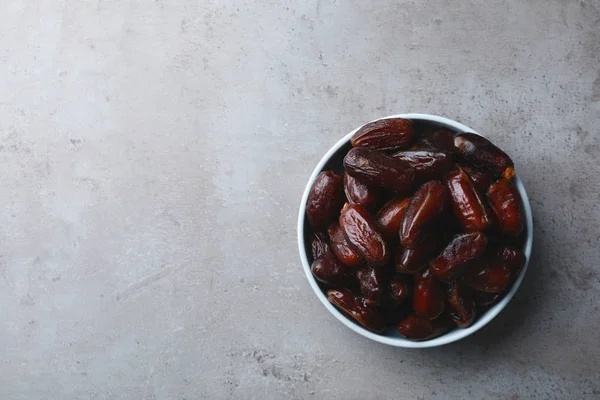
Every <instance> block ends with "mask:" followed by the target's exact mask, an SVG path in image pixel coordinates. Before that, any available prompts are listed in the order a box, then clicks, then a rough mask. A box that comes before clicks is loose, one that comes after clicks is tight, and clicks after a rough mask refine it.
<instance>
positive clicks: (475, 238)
mask: <svg viewBox="0 0 600 400" xmlns="http://www.w3.org/2000/svg"><path fill="white" fill-rule="evenodd" d="M486 247H487V238H486V237H485V235H484V234H483V233H481V232H473V233H463V234H459V235H456V236H455V237H454V239H452V241H451V242H450V243H449V244H448V245H447V246H446V247H445V248H444V250H443V251H442V253H441V254H440V255H439V256H437V257H436V258H434V259H433V260H431V263H430V270H431V273H432V274H433V275H434V276H435V277H436V278H438V279H440V280H442V281H446V282H449V281H452V280H454V279H456V278H458V277H459V276H460V275H461V274H462V273H463V272H464V271H465V270H466V269H467V268H469V267H470V265H471V262H472V261H474V260H476V259H477V258H478V257H480V256H481V255H482V254H483V252H484V251H485V249H486Z"/></svg>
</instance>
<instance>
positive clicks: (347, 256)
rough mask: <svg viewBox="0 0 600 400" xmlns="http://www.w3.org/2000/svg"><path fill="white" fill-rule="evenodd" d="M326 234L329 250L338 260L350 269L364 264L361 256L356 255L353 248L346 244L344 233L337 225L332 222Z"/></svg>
mask: <svg viewBox="0 0 600 400" xmlns="http://www.w3.org/2000/svg"><path fill="white" fill-rule="evenodd" d="M328 232H329V241H330V243H331V250H332V251H333V254H335V256H336V257H337V258H338V260H340V261H341V262H342V263H343V264H346V265H348V266H350V267H358V266H361V265H363V264H364V263H365V259H364V258H363V256H361V255H360V254H358V252H357V251H356V250H355V249H354V247H353V246H352V245H351V244H350V243H349V242H348V239H346V236H345V235H344V231H343V230H342V227H341V226H340V224H339V223H337V222H334V223H333V224H331V225H330V226H329V229H328Z"/></svg>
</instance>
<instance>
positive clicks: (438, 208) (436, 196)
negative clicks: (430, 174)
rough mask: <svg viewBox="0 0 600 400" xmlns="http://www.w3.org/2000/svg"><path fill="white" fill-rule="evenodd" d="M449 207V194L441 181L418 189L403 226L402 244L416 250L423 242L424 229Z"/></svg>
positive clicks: (405, 215)
mask: <svg viewBox="0 0 600 400" xmlns="http://www.w3.org/2000/svg"><path fill="white" fill-rule="evenodd" d="M447 206H448V194H447V193H446V189H445V188H444V185H442V183H441V182H439V181H429V182H427V183H424V184H423V185H421V187H419V189H417V191H416V192H415V194H414V195H413V197H412V198H411V200H410V203H409V205H408V208H407V209H406V213H405V214H404V219H403V220H402V225H401V227H400V242H401V243H402V246H404V247H406V248H408V249H414V248H415V247H416V246H417V244H418V243H419V242H420V241H421V240H422V238H423V234H424V228H425V227H426V226H427V225H429V224H430V223H431V222H433V221H434V220H435V219H436V218H437V217H438V216H439V215H440V214H442V213H443V212H444V211H445V210H446V208H447Z"/></svg>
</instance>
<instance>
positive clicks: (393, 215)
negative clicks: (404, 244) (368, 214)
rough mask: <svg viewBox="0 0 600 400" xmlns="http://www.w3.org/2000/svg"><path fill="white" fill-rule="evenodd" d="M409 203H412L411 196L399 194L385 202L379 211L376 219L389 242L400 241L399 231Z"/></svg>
mask: <svg viewBox="0 0 600 400" xmlns="http://www.w3.org/2000/svg"><path fill="white" fill-rule="evenodd" d="M408 203H410V197H403V196H398V197H395V198H393V199H391V200H390V201H388V202H387V203H385V205H384V206H383V207H381V209H380V210H379V211H378V212H377V215H376V216H375V220H376V222H377V225H378V226H379V229H380V230H381V233H382V234H383V236H384V237H385V239H386V240H387V242H388V243H394V242H397V241H398V231H399V230H400V225H402V219H403V218H404V213H405V212H406V209H407V208H408Z"/></svg>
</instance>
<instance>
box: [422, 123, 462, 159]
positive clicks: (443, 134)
mask: <svg viewBox="0 0 600 400" xmlns="http://www.w3.org/2000/svg"><path fill="white" fill-rule="evenodd" d="M416 146H419V149H430V150H437V151H443V152H445V153H449V154H452V153H453V152H454V133H452V132H451V131H449V130H448V129H443V128H442V129H438V130H437V131H435V132H432V133H430V134H428V135H423V138H422V139H421V140H420V141H419V142H418V143H417V145H416Z"/></svg>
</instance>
